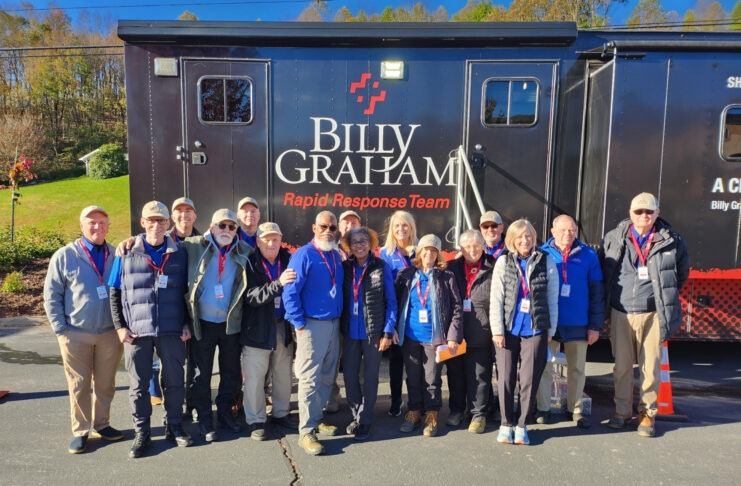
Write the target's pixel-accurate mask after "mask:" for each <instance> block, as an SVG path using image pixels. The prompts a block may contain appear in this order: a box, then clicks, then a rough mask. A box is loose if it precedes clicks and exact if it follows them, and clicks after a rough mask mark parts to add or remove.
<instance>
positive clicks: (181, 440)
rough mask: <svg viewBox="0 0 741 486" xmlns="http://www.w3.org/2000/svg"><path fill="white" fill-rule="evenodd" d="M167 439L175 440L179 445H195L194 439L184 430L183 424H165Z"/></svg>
mask: <svg viewBox="0 0 741 486" xmlns="http://www.w3.org/2000/svg"><path fill="white" fill-rule="evenodd" d="M165 439H167V440H171V441H173V442H174V443H176V444H177V445H178V447H189V446H192V445H193V439H192V438H191V437H190V435H188V433H187V432H186V431H185V430H183V426H182V424H173V425H167V426H165Z"/></svg>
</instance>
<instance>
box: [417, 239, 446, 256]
mask: <svg viewBox="0 0 741 486" xmlns="http://www.w3.org/2000/svg"><path fill="white" fill-rule="evenodd" d="M429 246H432V247H434V248H436V249H437V251H440V250H441V249H442V246H443V245H442V242H441V241H440V238H438V237H437V236H435V235H424V236H423V237H422V238H420V239H419V243H417V253H419V251H420V250H421V249H423V248H427V247H429Z"/></svg>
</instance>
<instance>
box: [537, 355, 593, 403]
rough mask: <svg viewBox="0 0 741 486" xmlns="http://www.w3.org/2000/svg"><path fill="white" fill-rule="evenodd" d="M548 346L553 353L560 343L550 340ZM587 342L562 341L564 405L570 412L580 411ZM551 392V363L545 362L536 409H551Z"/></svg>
mask: <svg viewBox="0 0 741 486" xmlns="http://www.w3.org/2000/svg"><path fill="white" fill-rule="evenodd" d="M548 346H549V347H550V349H551V354H552V355H555V354H556V353H557V352H558V350H559V348H560V346H561V343H560V342H558V341H551V342H550V343H549V344H548ZM587 346H588V345H587V342H586V341H569V342H567V343H563V347H564V354H566V373H567V385H566V406H567V407H568V410H569V412H571V413H582V397H583V396H584V383H585V382H586V379H587V374H586V372H585V369H586V366H585V365H586V361H587ZM552 392H553V365H551V363H547V364H546V366H545V370H543V376H542V377H541V379H540V387H539V388H538V410H540V411H542V412H547V411H549V410H550V409H551V393H552Z"/></svg>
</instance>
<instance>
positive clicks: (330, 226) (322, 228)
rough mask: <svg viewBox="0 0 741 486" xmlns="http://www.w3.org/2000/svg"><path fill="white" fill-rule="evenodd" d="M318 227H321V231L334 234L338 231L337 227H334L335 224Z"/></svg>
mask: <svg viewBox="0 0 741 486" xmlns="http://www.w3.org/2000/svg"><path fill="white" fill-rule="evenodd" d="M317 226H319V229H321V230H322V231H327V230H329V231H331V232H332V233H334V232H335V231H337V225H334V224H318V225H317Z"/></svg>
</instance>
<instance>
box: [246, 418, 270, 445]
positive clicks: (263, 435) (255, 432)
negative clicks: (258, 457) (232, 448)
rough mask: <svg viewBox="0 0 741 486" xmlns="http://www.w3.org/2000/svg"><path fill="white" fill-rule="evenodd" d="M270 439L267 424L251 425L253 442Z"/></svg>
mask: <svg viewBox="0 0 741 486" xmlns="http://www.w3.org/2000/svg"><path fill="white" fill-rule="evenodd" d="M267 438H268V433H267V430H266V429H265V422H257V423H255V424H250V439H252V440H261V441H262V440H265V439H267Z"/></svg>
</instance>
